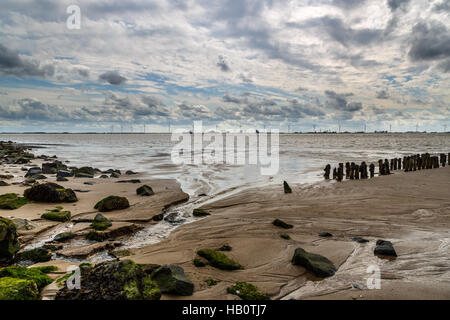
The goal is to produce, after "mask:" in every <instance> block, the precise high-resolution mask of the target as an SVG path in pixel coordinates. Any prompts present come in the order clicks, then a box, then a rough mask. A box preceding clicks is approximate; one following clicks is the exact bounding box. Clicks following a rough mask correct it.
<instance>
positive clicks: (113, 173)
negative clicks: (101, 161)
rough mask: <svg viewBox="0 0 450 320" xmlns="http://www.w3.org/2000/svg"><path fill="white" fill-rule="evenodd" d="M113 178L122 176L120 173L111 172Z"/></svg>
mask: <svg viewBox="0 0 450 320" xmlns="http://www.w3.org/2000/svg"><path fill="white" fill-rule="evenodd" d="M111 178H120V173H117V172H111Z"/></svg>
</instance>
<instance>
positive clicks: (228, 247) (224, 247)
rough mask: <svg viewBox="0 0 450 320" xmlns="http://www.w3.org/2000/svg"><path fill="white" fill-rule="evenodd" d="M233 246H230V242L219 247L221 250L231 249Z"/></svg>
mask: <svg viewBox="0 0 450 320" xmlns="http://www.w3.org/2000/svg"><path fill="white" fill-rule="evenodd" d="M232 249H233V248H232V247H231V246H229V245H228V244H224V245H223V246H221V247H220V248H219V251H231V250H232Z"/></svg>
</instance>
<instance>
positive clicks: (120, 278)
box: [55, 260, 161, 300]
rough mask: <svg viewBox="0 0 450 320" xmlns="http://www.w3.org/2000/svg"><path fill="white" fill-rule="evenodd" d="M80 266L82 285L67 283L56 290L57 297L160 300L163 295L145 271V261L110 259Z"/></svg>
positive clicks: (57, 298) (71, 298)
mask: <svg viewBox="0 0 450 320" xmlns="http://www.w3.org/2000/svg"><path fill="white" fill-rule="evenodd" d="M80 270H81V283H82V286H81V288H80V289H73V290H69V289H68V288H67V286H64V285H63V286H62V288H61V289H60V290H59V291H58V293H57V294H56V297H55V299H56V300H159V299H160V298H161V292H160V290H159V288H158V286H157V285H156V283H155V282H154V281H152V279H151V278H150V276H149V275H148V274H147V273H145V272H144V270H143V268H142V266H141V265H138V264H136V263H134V262H133V261H131V260H123V261H108V262H103V263H100V264H98V265H96V266H95V267H91V268H80ZM64 280H67V279H64ZM64 280H63V281H64Z"/></svg>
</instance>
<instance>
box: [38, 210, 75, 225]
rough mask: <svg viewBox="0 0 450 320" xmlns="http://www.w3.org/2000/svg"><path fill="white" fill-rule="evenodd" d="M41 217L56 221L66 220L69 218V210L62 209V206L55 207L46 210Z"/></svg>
mask: <svg viewBox="0 0 450 320" xmlns="http://www.w3.org/2000/svg"><path fill="white" fill-rule="evenodd" d="M41 218H42V219H45V220H50V221H58V222H67V221H70V219H71V214H70V211H62V207H57V208H56V209H53V210H47V212H46V213H44V214H43V215H41Z"/></svg>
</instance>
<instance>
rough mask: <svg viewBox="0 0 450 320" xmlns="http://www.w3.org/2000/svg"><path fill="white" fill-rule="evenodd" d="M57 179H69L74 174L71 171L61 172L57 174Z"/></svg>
mask: <svg viewBox="0 0 450 320" xmlns="http://www.w3.org/2000/svg"><path fill="white" fill-rule="evenodd" d="M56 177H58V178H60V177H61V178H68V177H73V173H72V172H70V171H65V170H59V171H58V172H57V173H56Z"/></svg>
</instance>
